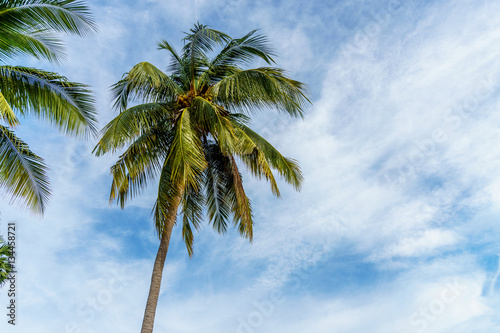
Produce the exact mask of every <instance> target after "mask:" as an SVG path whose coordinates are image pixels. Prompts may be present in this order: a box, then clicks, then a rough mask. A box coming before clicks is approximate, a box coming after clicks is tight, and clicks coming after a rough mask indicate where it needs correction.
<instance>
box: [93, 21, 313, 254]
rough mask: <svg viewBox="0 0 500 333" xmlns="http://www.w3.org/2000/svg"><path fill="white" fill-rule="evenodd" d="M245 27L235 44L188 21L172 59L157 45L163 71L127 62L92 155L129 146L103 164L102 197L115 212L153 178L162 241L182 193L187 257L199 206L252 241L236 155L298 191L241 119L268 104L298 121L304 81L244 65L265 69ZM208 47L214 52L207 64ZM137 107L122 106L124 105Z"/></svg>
mask: <svg viewBox="0 0 500 333" xmlns="http://www.w3.org/2000/svg"><path fill="white" fill-rule="evenodd" d="M255 33H256V31H252V32H250V33H249V34H247V35H246V36H244V37H242V38H239V39H232V38H230V37H229V36H227V35H226V34H224V33H222V32H219V31H216V30H213V29H209V28H207V27H206V26H203V25H199V24H198V25H196V26H195V28H194V29H191V31H190V33H188V34H187V35H186V37H185V38H184V42H185V46H184V47H183V49H182V51H181V52H180V54H179V53H177V52H176V50H175V49H174V48H173V47H172V46H171V45H170V44H169V43H168V42H167V41H165V40H163V41H161V42H160V43H159V44H158V47H159V49H163V50H167V51H168V52H169V53H170V55H171V57H172V60H171V63H170V66H169V71H170V75H167V74H165V73H164V72H162V71H161V70H160V69H158V68H157V67H155V66H153V65H152V64H150V63H147V62H142V63H139V64H137V65H136V66H134V67H133V68H132V69H131V70H130V71H129V72H128V73H126V74H125V75H124V77H123V78H122V79H121V80H120V81H119V82H118V83H116V84H115V85H114V86H113V88H112V90H113V96H114V100H115V108H116V109H118V110H119V112H120V113H119V115H118V116H117V117H116V118H114V119H113V120H112V121H111V122H110V123H108V124H107V125H106V126H105V128H104V129H103V131H102V137H101V139H100V141H99V143H98V145H97V146H96V148H95V152H96V154H97V155H102V154H104V153H107V152H116V151H117V150H118V149H120V148H122V147H125V146H126V147H127V149H126V151H125V152H124V153H123V154H122V155H121V156H120V158H119V159H118V161H117V163H116V164H115V165H114V166H113V167H112V168H111V172H112V176H113V182H112V186H111V195H110V200H116V201H117V202H118V203H119V204H120V205H121V206H122V207H123V205H124V204H125V202H126V201H127V200H128V199H129V198H131V197H133V196H135V195H137V194H139V193H140V192H141V190H143V189H144V188H145V187H146V186H147V185H148V184H149V183H151V182H152V181H153V179H154V178H155V177H156V176H158V175H159V188H158V197H157V200H156V204H155V208H154V220H155V223H156V229H157V231H158V235H159V236H160V237H161V235H162V234H163V229H164V227H165V222H166V220H165V219H166V217H167V216H168V212H169V211H170V210H172V209H176V208H177V207H175V205H174V203H175V202H174V201H175V198H176V197H181V198H182V199H181V206H182V216H183V221H182V234H183V237H184V240H185V242H186V245H187V249H188V251H189V253H190V254H192V244H193V233H192V227H194V228H197V227H198V226H199V223H200V221H201V219H202V210H203V207H206V208H207V212H208V217H209V221H210V223H211V224H212V225H213V227H214V228H215V229H216V230H217V231H219V232H222V233H223V232H225V231H226V229H227V222H228V219H229V218H230V217H231V216H232V217H233V220H234V223H235V225H236V226H237V227H238V229H239V231H240V232H241V234H242V235H244V236H245V237H248V238H250V239H251V238H252V214H251V207H250V201H249V199H248V198H247V196H246V195H245V192H244V189H243V186H242V179H241V174H240V172H239V169H238V166H237V164H236V158H238V159H239V160H240V161H241V162H242V163H243V164H245V165H246V166H247V167H248V168H249V170H251V172H252V173H253V174H254V175H255V176H257V177H264V178H265V179H267V180H268V181H269V182H270V183H271V188H272V191H273V193H274V194H276V195H277V196H279V190H278V187H277V184H276V180H275V177H274V175H273V173H272V169H275V170H276V171H277V172H278V173H279V174H280V175H281V176H282V177H283V178H284V179H285V180H286V181H287V182H288V183H290V184H292V185H293V186H294V187H295V188H297V189H298V188H299V187H300V183H301V180H302V176H301V173H300V170H299V167H298V164H297V162H296V161H294V160H292V159H289V158H286V157H284V156H282V155H281V154H280V153H279V152H278V151H277V150H276V149H275V148H274V147H272V146H271V145H270V144H269V143H268V142H267V141H266V140H264V139H263V138H262V137H261V136H259V135H258V134H257V133H255V132H254V131H252V130H251V129H250V128H249V127H248V122H249V118H248V116H247V114H248V113H250V112H252V111H256V110H259V109H262V108H275V109H278V110H280V111H284V112H286V113H288V114H289V115H291V116H302V111H303V107H304V105H305V104H306V103H308V102H309V101H308V99H307V97H306V96H305V94H304V86H303V84H302V83H300V82H297V81H294V80H292V79H290V78H288V77H286V76H285V74H284V71H283V70H281V69H277V68H272V67H260V68H256V69H243V68H242V66H243V65H246V64H248V63H250V62H251V61H253V60H254V59H255V58H260V59H263V60H264V61H265V62H266V63H268V64H271V63H273V62H274V61H273V59H272V58H271V55H272V52H271V50H270V49H269V47H268V45H267V41H266V39H265V37H263V36H260V35H256V34H255ZM215 47H221V51H220V52H219V53H218V54H217V55H215V57H213V58H211V59H209V58H208V55H207V53H208V52H210V51H213V50H214V48H215ZM131 101H133V102H137V101H140V102H143V103H142V104H138V105H134V106H131V107H129V106H128V104H129V102H131Z"/></svg>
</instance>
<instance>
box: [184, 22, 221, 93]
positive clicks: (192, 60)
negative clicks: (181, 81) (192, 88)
mask: <svg viewBox="0 0 500 333" xmlns="http://www.w3.org/2000/svg"><path fill="white" fill-rule="evenodd" d="M230 39H231V38H230V37H229V36H228V35H226V34H225V33H222V32H220V31H217V30H214V29H210V28H208V26H206V25H202V24H196V25H195V27H194V28H193V29H191V30H190V33H186V37H184V39H183V40H184V42H185V43H186V44H185V45H184V47H183V49H182V53H183V56H182V57H183V58H185V59H189V64H190V68H191V80H192V83H194V81H195V79H196V77H198V75H196V74H197V70H198V69H199V67H200V66H201V65H204V64H205V65H206V64H208V58H207V55H206V53H207V52H209V51H212V50H213V48H214V46H216V45H223V43H224V42H228V41H229V40H230Z"/></svg>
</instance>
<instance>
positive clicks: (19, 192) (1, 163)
mask: <svg viewBox="0 0 500 333" xmlns="http://www.w3.org/2000/svg"><path fill="white" fill-rule="evenodd" d="M0 186H1V187H3V188H5V189H6V190H7V192H8V193H9V195H10V196H11V202H12V203H16V204H17V203H20V202H22V203H23V205H24V206H26V207H28V208H32V209H33V210H34V212H35V213H37V214H43V211H44V208H45V204H46V202H47V201H48V198H49V195H50V187H49V183H48V179H47V168H46V166H45V164H44V162H43V160H42V159H41V158H40V157H38V156H37V155H35V154H34V153H33V152H32V151H31V150H30V149H29V147H28V145H27V144H26V143H24V142H23V141H22V140H21V139H19V138H18V137H16V135H15V134H14V133H13V132H12V131H10V130H9V129H8V128H6V127H4V126H1V125H0Z"/></svg>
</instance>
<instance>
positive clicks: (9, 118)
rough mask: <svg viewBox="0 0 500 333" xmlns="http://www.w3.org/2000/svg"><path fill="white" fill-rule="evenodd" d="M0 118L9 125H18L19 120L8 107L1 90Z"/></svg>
mask: <svg viewBox="0 0 500 333" xmlns="http://www.w3.org/2000/svg"><path fill="white" fill-rule="evenodd" d="M0 118H1V119H2V120H4V121H6V122H7V123H8V124H9V126H11V127H14V126H17V125H19V120H18V119H17V117H16V114H15V113H14V111H13V110H12V108H11V107H10V105H9V103H8V102H7V101H6V100H5V97H3V94H2V92H1V91H0Z"/></svg>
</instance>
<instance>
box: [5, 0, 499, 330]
mask: <svg viewBox="0 0 500 333" xmlns="http://www.w3.org/2000/svg"><path fill="white" fill-rule="evenodd" d="M89 3H90V5H91V7H92V9H93V11H94V13H95V17H96V21H97V23H98V26H99V30H100V32H99V33H98V34H96V35H94V36H92V37H90V38H86V39H78V38H66V41H67V59H66V60H65V61H64V62H63V64H62V65H60V66H54V65H52V64H47V63H37V62H34V61H31V60H30V61H27V60H24V61H25V62H27V63H28V64H30V65H32V66H36V67H42V68H45V69H53V70H57V71H58V72H60V73H62V74H64V75H66V76H68V77H69V78H70V79H72V80H74V81H79V82H85V83H88V84H90V85H91V86H92V87H93V89H94V90H95V92H96V96H97V99H98V108H99V112H100V116H99V120H100V125H101V126H102V125H103V124H105V123H106V122H107V121H109V120H110V119H111V118H112V117H113V116H114V113H113V111H112V110H111V107H110V105H111V103H110V96H109V89H108V88H109V86H110V85H111V84H113V83H115V82H116V81H117V80H119V79H120V77H121V75H122V74H123V73H125V72H126V71H127V70H128V69H130V68H131V67H132V66H133V65H134V64H136V63H138V62H140V61H150V62H152V63H154V64H155V65H157V66H158V67H160V68H166V67H167V65H168V61H169V59H168V55H167V53H165V52H160V51H157V50H156V42H157V41H158V40H160V39H163V38H164V39H167V40H168V41H170V42H171V43H172V44H173V45H175V46H177V48H180V47H182V44H181V38H182V37H183V33H182V32H183V31H188V30H189V29H190V28H191V27H192V26H193V24H194V23H195V22H197V21H199V22H201V23H204V24H208V25H210V26H211V27H213V28H215V29H218V30H221V31H224V32H226V33H228V34H230V35H231V36H234V37H240V36H242V35H244V34H245V33H247V32H248V31H250V30H253V29H260V32H261V33H262V34H265V35H267V36H268V37H269V40H270V43H271V44H272V45H273V46H274V48H275V50H276V52H277V54H278V55H279V57H278V58H277V63H278V66H279V67H282V68H285V69H287V70H288V71H289V73H290V75H291V76H292V77H293V78H295V79H298V80H300V81H303V82H304V83H306V84H307V85H308V87H309V91H310V98H311V100H312V102H313V103H312V106H311V107H310V108H308V109H307V112H306V117H305V119H304V120H297V119H290V118H287V117H284V116H283V115H279V114H276V113H273V112H262V113H259V114H256V115H255V117H254V121H253V127H254V128H255V129H256V130H257V131H258V132H260V133H263V135H265V136H266V137H267V138H268V139H269V141H270V142H272V143H273V144H274V145H275V146H276V147H278V148H279V149H280V150H281V151H282V152H283V154H284V155H286V156H290V157H293V158H296V159H298V160H299V161H300V162H301V166H302V169H303V171H304V175H305V183H304V186H303V188H302V191H301V192H300V193H296V192H294V191H293V189H291V188H289V187H287V186H286V184H282V185H281V189H282V194H283V195H282V196H283V198H282V199H275V198H274V197H273V196H272V194H271V191H270V189H269V185H268V184H266V183H263V182H259V181H258V180H254V179H252V178H251V177H249V176H248V175H247V174H245V175H244V176H245V178H244V179H245V185H246V187H247V192H248V195H249V196H250V198H251V199H252V204H253V207H254V211H255V222H256V226H255V228H254V242H253V244H249V243H248V242H247V241H245V240H243V239H241V238H239V236H238V235H237V233H236V232H234V231H232V232H229V233H228V234H227V235H225V236H223V237H222V236H219V235H217V234H216V233H215V232H214V231H213V230H212V229H211V228H209V227H206V228H203V229H201V230H200V231H199V232H198V233H197V234H196V236H195V237H196V238H195V256H194V257H193V258H192V259H189V258H188V255H187V251H186V249H185V247H184V244H183V243H182V240H181V236H180V230H179V229H178V228H175V229H174V233H173V236H172V242H171V248H170V251H169V254H168V257H167V264H166V268H165V272H164V279H163V285H162V291H161V295H160V300H159V304H158V310H157V317H156V326H155V329H156V331H157V332H185V333H191V332H192V333H194V332H206V333H216V332H217V333H219V332H234V333H254V332H255V333H257V332H262V333H271V332H273V333H274V332H290V333H299V332H300V333H302V332H311V333H331V332H336V333H357V332H374V333H378V332H380V333H387V332H397V333H414V332H428V333H433V332H454V333H469V332H500V320H499V319H498V311H500V299H499V293H500V282H499V281H498V276H499V272H500V270H499V255H500V242H499V239H500V223H498V220H499V219H500V112H498V111H499V108H500V97H499V96H500V95H499V94H500V20H499V18H498V15H497V13H499V12H500V2H498V1H490V0H469V1H467V0H453V1H452V0H447V1H445V0H436V1H417V0H408V1H397V0H390V1H389V0H387V1H385V0H380V1H376V0H373V1H368V0H338V1H325V0H311V1H298V0H290V1H282V0H273V1H261V0H257V1H248V0H240V1H237V0H212V1H208V0H190V1H186V0H168V1H167V0H147V1H132V0H110V1H98V0H92V1H89ZM18 133H19V135H20V136H21V137H22V138H23V139H24V140H26V141H27V142H28V143H29V144H30V146H31V148H32V149H33V150H34V151H35V152H37V153H38V154H39V155H41V156H43V157H44V158H45V159H46V161H47V163H48V164H49V166H50V168H51V171H50V177H51V181H52V187H53V196H52V199H51V202H50V205H49V207H48V209H47V212H46V214H45V217H44V218H43V219H39V218H34V217H32V216H30V215H29V214H27V213H25V212H19V211H17V209H16V208H15V207H10V206H8V205H7V203H6V202H7V201H6V200H3V201H2V202H1V203H0V211H1V212H2V216H1V225H0V233H2V234H4V235H5V234H6V229H7V223H8V222H10V221H13V222H15V223H16V224H17V241H18V271H19V273H18V286H17V289H18V299H17V303H18V309H17V315H18V317H17V325H16V326H15V327H12V326H11V325H7V317H6V316H5V314H6V313H7V310H6V306H7V302H8V298H7V296H6V290H5V288H4V289H1V290H0V305H1V306H0V308H1V309H3V310H0V318H3V319H1V320H0V331H2V332H5V331H7V332H22V333H24V332H38V333H49V332H50V333H54V332H55V333H69V332H82V333H83V332H88V333H94V332H138V331H139V329H140V325H141V322H142V316H143V312H144V307H145V303H146V297H147V291H148V287H149V280H150V276H151V270H152V265H153V260H154V256H155V254H156V250H157V246H158V239H157V238H155V233H154V229H153V224H152V220H151V217H150V212H151V208H152V206H153V201H154V196H155V191H154V188H151V190H150V191H148V192H146V193H144V195H143V196H141V197H140V198H138V199H137V200H135V201H133V202H132V203H131V204H130V205H128V206H127V207H126V209H125V210H120V209H119V208H118V207H115V206H108V200H107V199H108V195H109V187H110V178H109V167H110V166H111V164H112V163H113V161H114V159H116V156H109V157H101V158H96V157H93V156H92V155H91V153H90V151H91V150H92V147H93V146H94V145H95V140H90V141H89V142H82V141H77V140H73V139H70V138H66V137H64V136H62V135H61V134H59V133H58V132H57V131H55V130H54V129H53V128H50V126H48V125H46V124H43V123H40V122H37V121H33V120H29V119H26V120H25V121H24V122H23V126H22V127H21V128H20V129H19V131H18Z"/></svg>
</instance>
